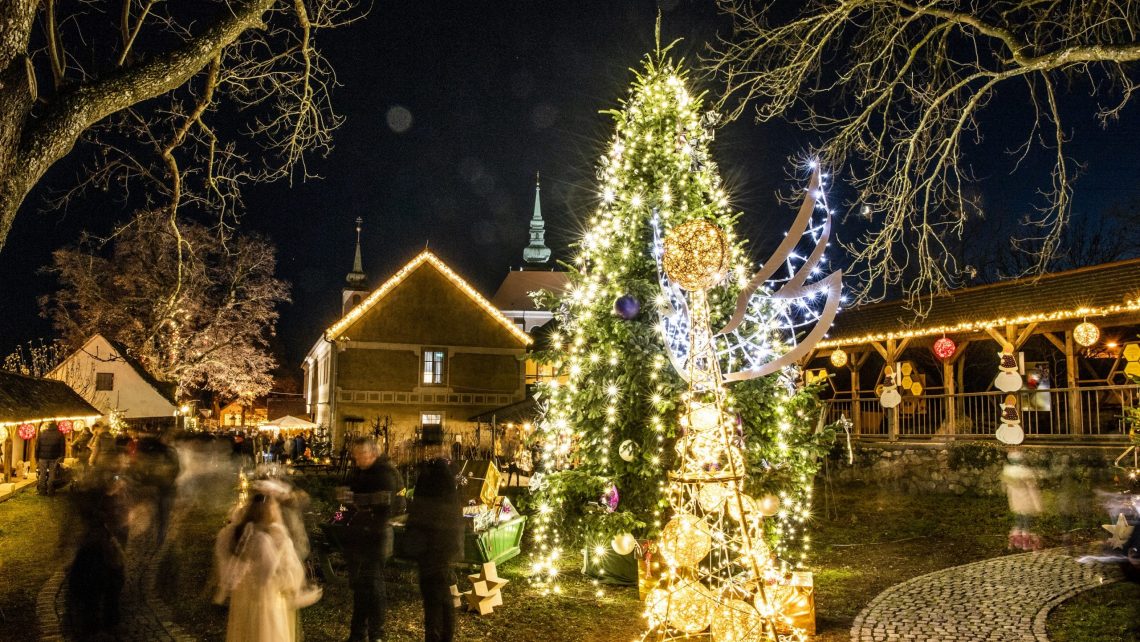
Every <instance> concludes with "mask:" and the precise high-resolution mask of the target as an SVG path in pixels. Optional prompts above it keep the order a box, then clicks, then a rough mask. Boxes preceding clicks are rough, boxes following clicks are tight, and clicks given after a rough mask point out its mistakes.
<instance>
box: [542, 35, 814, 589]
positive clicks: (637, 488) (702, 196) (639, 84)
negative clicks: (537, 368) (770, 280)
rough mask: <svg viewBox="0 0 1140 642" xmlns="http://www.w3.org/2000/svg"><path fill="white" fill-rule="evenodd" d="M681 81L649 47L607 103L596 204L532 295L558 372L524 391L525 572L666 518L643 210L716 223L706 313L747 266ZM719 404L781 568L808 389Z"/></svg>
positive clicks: (807, 454) (699, 100) (728, 300)
mask: <svg viewBox="0 0 1140 642" xmlns="http://www.w3.org/2000/svg"><path fill="white" fill-rule="evenodd" d="M687 84H688V81H687V74H686V72H685V71H684V69H683V68H682V66H681V64H680V63H676V62H674V61H673V60H672V59H670V58H668V57H667V55H666V52H661V51H659V52H657V53H656V54H653V55H651V56H649V57H647V59H646V61H645V63H644V65H643V68H642V71H641V72H640V73H638V74H637V75H636V78H635V80H634V83H633V85H632V88H631V90H630V95H629V97H628V98H627V100H626V101H625V102H624V104H623V106H622V108H621V109H620V110H615V111H613V112H611V114H612V116H613V118H614V120H615V125H616V127H615V133H614V136H613V138H612V140H611V142H610V144H609V147H608V150H607V152H606V153H605V154H604V155H603V156H602V157H601V160H600V162H599V167H598V174H599V178H600V182H601V184H600V188H599V194H598V196H599V204H598V208H597V210H596V212H595V213H594V214H593V216H591V218H590V220H589V226H588V230H587V232H586V233H585V235H584V237H583V238H582V239H581V241H580V242H579V244H578V246H577V250H578V254H577V257H576V258H575V260H574V263H573V265H572V266H569V268H570V284H571V287H570V288H569V290H568V291H567V293H566V294H565V296H563V297H562V298H561V300H559V301H551V302H548V304H552V305H554V306H556V309H558V310H559V315H558V316H559V320H560V324H559V329H558V331H557V332H555V333H552V334H551V335H550V337H549V341H548V343H547V345H545V346H543V348H544V349H543V351H542V352H540V353H539V354H538V358H539V359H540V360H542V361H545V362H546V363H549V364H553V365H554V366H555V367H556V369H557V371H558V372H560V373H561V374H562V375H564V379H563V381H561V382H551V383H548V384H546V385H544V386H542V387H541V388H540V390H539V393H538V395H537V396H538V398H539V401H540V404H541V405H542V407H543V408H544V411H545V412H544V417H543V419H542V421H541V423H540V426H541V428H542V434H543V438H544V440H545V445H544V448H545V451H544V459H545V462H546V468H547V475H546V477H545V478H544V480H543V481H544V484H545V486H544V487H543V488H542V490H541V492H540V493H539V502H540V504H539V516H538V520H536V524H535V529H534V531H535V533H536V536H537V540H538V546H539V551H538V560H537V561H536V563H535V571H536V575H537V576H538V577H540V578H551V577H553V576H554V575H555V574H556V573H557V570H558V558H559V555H560V553H561V549H562V547H563V546H564V545H570V546H574V547H586V548H588V549H590V550H595V549H599V550H606V549H609V546H610V543H611V541H613V538H614V537H615V536H617V535H622V534H625V533H632V534H633V535H635V536H651V535H653V534H654V533H656V532H657V531H658V530H659V529H660V528H661V526H662V524H663V522H664V520H665V519H666V518H667V517H668V515H665V514H664V513H663V511H665V510H667V506H668V505H667V502H666V501H665V497H664V492H663V491H664V487H665V471H667V470H669V469H671V468H672V466H673V463H674V457H675V454H674V451H673V448H672V445H673V443H674V441H675V438H676V435H677V430H678V429H677V418H678V408H679V404H680V403H681V396H682V394H683V392H684V391H685V389H686V386H685V385H684V384H683V383H682V381H681V380H680V378H679V377H678V376H677V374H676V373H675V372H674V370H673V368H671V367H670V365H669V360H668V357H667V353H666V351H665V346H664V344H663V340H662V337H661V332H660V328H659V324H660V322H661V317H660V313H659V311H660V310H661V309H662V306H663V304H664V299H663V294H662V290H661V286H660V285H659V283H658V278H657V266H656V263H655V259H654V257H653V254H652V248H653V243H654V227H653V226H654V223H653V221H655V220H656V221H657V222H658V223H657V225H658V226H659V227H660V228H661V229H662V230H667V229H670V228H672V227H674V226H676V225H679V224H680V223H683V222H685V221H689V220H694V219H702V220H706V221H709V222H711V223H713V224H715V225H716V226H718V227H719V228H720V229H722V230H725V231H726V233H727V237H728V239H729V242H730V243H731V266H730V272H731V275H730V278H728V279H726V280H725V281H724V283H723V284H721V285H720V286H718V287H716V288H713V289H712V290H710V291H709V295H708V296H709V304H710V308H711V314H712V319H711V322H712V323H713V324H714V326H716V325H717V324H719V323H720V322H723V321H724V320H726V319H727V318H728V316H729V315H730V314H731V311H732V308H733V306H734V305H735V302H736V300H737V298H738V295H739V293H740V290H741V288H743V287H744V286H745V285H746V283H747V280H748V278H749V277H750V276H751V275H752V270H751V266H750V263H749V260H748V257H747V254H746V251H745V247H744V244H743V242H742V241H741V240H740V239H739V238H738V237H736V236H735V235H734V234H733V232H732V230H733V227H734V223H735V221H736V219H737V218H738V216H739V214H738V213H737V212H735V211H733V209H732V208H731V207H730V204H729V199H728V195H727V194H726V193H725V191H724V189H723V186H722V184H721V180H720V177H719V175H718V173H717V167H716V165H715V163H713V162H712V160H711V159H710V156H709V144H710V143H711V142H712V139H713V126H714V125H715V124H716V120H717V119H716V116H715V114H712V113H710V112H705V111H704V110H703V95H700V94H698V95H694V94H692V93H690V92H689V90H688V88H687ZM729 404H730V408H729V409H730V411H732V412H734V413H736V414H737V415H738V416H739V417H740V423H741V430H742V432H743V438H744V442H745V443H746V444H747V456H748V463H747V465H748V467H749V470H750V473H751V476H750V478H751V480H752V482H751V483H752V485H753V487H752V488H751V489H750V492H751V493H752V494H753V495H755V496H761V495H765V494H768V493H772V494H775V495H777V496H778V497H779V498H780V500H781V501H780V512H779V514H778V515H777V519H773V520H767V524H769V526H768V532H767V533H766V536H767V537H768V539H769V543H770V544H771V545H772V546H773V550H775V551H776V552H777V553H778V554H780V555H782V557H783V559H784V561H786V562H788V563H790V564H791V565H796V564H797V563H798V562H799V561H800V556H801V555H802V551H803V549H804V548H806V545H801V544H804V542H803V540H798V542H799V543H796V542H797V538H798V537H799V533H801V532H802V528H800V527H801V526H802V524H803V521H804V520H805V519H806V517H807V516H808V515H809V511H810V494H811V482H812V479H813V478H814V476H815V472H816V467H817V461H818V458H819V455H820V454H821V450H822V448H824V447H826V446H823V445H822V444H824V443H826V442H828V441H829V435H827V434H824V433H822V432H820V431H817V430H816V418H817V417H818V405H817V404H816V402H815V395H814V394H813V393H812V391H810V390H809V391H805V390H802V389H800V390H797V389H795V387H794V386H793V385H791V382H790V381H788V380H787V379H786V378H784V377H781V376H771V377H767V378H762V379H757V380H753V381H746V382H742V383H741V384H739V385H737V386H736V387H734V388H733V397H732V398H730V399H729ZM628 539H629V538H628V537H627V538H625V540H626V541H628ZM615 548H621V547H618V546H615Z"/></svg>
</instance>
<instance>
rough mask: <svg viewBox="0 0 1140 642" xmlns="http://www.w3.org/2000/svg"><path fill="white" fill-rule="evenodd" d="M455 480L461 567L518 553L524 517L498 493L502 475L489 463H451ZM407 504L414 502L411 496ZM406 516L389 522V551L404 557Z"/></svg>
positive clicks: (520, 547) (520, 550)
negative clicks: (459, 513)
mask: <svg viewBox="0 0 1140 642" xmlns="http://www.w3.org/2000/svg"><path fill="white" fill-rule="evenodd" d="M453 467H455V468H457V470H455V473H456V479H457V480H458V481H459V498H460V501H461V503H462V504H463V509H462V510H463V517H464V520H463V522H464V530H463V557H462V559H461V560H459V561H460V563H462V564H468V565H471V566H479V565H482V564H485V563H487V562H493V563H495V564H502V563H503V562H505V561H507V560H510V559H513V558H515V557H517V556H518V554H519V553H520V552H522V537H523V528H524V526H526V517H525V516H523V515H520V514H519V512H518V511H517V510H516V509H515V507H514V505H512V504H511V501H510V499H508V498H507V497H504V496H502V495H500V494H499V484H500V482H501V481H502V479H503V477H502V473H500V472H499V470H498V468H496V467H495V464H494V462H490V461H471V460H469V461H463V462H455V463H454V464H453ZM409 499H410V501H415V496H414V495H412V496H411V497H410V498H409ZM405 518H406V515H404V516H400V517H399V518H396V519H394V520H392V528H393V552H394V554H395V556H396V557H399V558H405V559H406V558H408V557H409V556H408V555H407V554H406V551H407V550H408V545H407V539H406V535H405V532H404V525H405V524H404V522H405Z"/></svg>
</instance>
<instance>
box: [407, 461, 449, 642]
mask: <svg viewBox="0 0 1140 642" xmlns="http://www.w3.org/2000/svg"><path fill="white" fill-rule="evenodd" d="M406 533H407V537H408V538H409V541H410V542H412V545H411V546H412V552H413V554H414V557H415V560H416V565H417V566H418V567H419V571H420V596H421V598H422V599H423V603H424V642H451V641H452V640H453V639H454V637H455V607H454V606H453V604H452V597H451V588H450V587H451V585H452V584H454V583H455V577H454V576H453V575H452V573H451V563H452V562H453V561H455V560H456V558H458V556H459V552H460V551H461V550H462V547H463V514H462V511H461V509H460V506H459V494H458V493H457V492H456V489H455V477H454V476H453V475H452V474H451V469H450V468H449V467H448V464H447V462H446V461H445V460H443V459H434V460H432V461H428V462H425V463H424V464H423V466H422V467H421V469H420V474H419V479H418V480H417V481H416V491H415V493H413V495H412V501H411V504H410V505H409V506H408V526H407V531H406Z"/></svg>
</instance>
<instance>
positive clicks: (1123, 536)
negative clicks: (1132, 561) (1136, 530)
mask: <svg viewBox="0 0 1140 642" xmlns="http://www.w3.org/2000/svg"><path fill="white" fill-rule="evenodd" d="M1100 527H1101V528H1103V529H1104V530H1106V531H1108V533H1109V535H1111V537H1109V538H1108V545H1109V547H1111V548H1119V549H1123V548H1124V545H1125V544H1126V543H1127V542H1128V538H1129V537H1132V529H1133V527H1132V526H1130V525H1129V524H1128V520H1126V519H1124V513H1120V514H1119V515H1117V516H1116V523H1115V524H1101V525H1100Z"/></svg>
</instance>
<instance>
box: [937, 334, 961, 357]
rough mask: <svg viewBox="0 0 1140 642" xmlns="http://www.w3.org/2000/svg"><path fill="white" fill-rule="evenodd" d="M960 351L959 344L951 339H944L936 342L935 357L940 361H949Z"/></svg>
mask: <svg viewBox="0 0 1140 642" xmlns="http://www.w3.org/2000/svg"><path fill="white" fill-rule="evenodd" d="M957 351H958V344H956V343H954V340H953V339H951V338H950V337H942V338H941V339H939V340H937V341H935V342H934V355H935V356H936V357H938V358H939V359H949V358H950V357H952V356H954V353H955V352H957Z"/></svg>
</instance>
